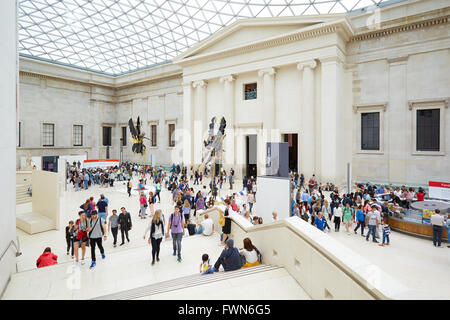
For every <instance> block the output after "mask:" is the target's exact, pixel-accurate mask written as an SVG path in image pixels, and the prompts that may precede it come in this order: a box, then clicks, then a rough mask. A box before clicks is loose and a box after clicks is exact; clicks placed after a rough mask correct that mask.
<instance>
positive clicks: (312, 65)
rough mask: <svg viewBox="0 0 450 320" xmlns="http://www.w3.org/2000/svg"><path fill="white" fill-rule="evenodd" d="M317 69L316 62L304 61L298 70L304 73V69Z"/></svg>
mask: <svg viewBox="0 0 450 320" xmlns="http://www.w3.org/2000/svg"><path fill="white" fill-rule="evenodd" d="M315 67H317V62H316V60H307V61H302V62H299V63H298V64H297V69H298V70H300V71H302V70H303V69H304V68H310V69H314V68H315Z"/></svg>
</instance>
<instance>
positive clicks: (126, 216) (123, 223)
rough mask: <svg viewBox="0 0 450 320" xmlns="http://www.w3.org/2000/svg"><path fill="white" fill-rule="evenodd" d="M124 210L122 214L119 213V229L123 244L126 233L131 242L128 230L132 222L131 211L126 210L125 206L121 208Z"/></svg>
mask: <svg viewBox="0 0 450 320" xmlns="http://www.w3.org/2000/svg"><path fill="white" fill-rule="evenodd" d="M120 210H121V211H122V213H121V214H119V221H118V222H119V230H120V233H121V234H122V243H121V244H120V245H123V244H124V243H125V235H126V237H127V241H128V242H130V239H129V238H128V231H129V230H131V227H132V224H131V215H130V213H129V212H127V211H126V210H125V208H124V207H122V208H120Z"/></svg>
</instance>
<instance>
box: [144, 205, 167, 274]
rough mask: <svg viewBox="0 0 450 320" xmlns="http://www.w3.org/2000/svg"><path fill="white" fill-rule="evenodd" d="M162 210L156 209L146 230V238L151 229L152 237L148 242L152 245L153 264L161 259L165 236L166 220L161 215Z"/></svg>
mask: <svg viewBox="0 0 450 320" xmlns="http://www.w3.org/2000/svg"><path fill="white" fill-rule="evenodd" d="M161 215H162V211H161V210H160V209H158V210H156V211H155V214H154V215H153V219H152V220H151V221H150V224H149V226H148V227H147V229H146V230H145V232H144V240H145V236H146V235H147V233H148V232H149V231H150V237H149V238H148V243H149V244H151V245H152V265H154V264H155V256H156V261H159V251H160V247H161V241H162V239H163V237H164V221H163V219H162V217H161Z"/></svg>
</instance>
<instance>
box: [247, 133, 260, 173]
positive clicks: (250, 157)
mask: <svg viewBox="0 0 450 320" xmlns="http://www.w3.org/2000/svg"><path fill="white" fill-rule="evenodd" d="M257 141H258V139H257V136H256V134H251V135H248V136H246V155H247V157H246V169H247V170H246V175H247V177H249V178H250V177H251V176H253V177H254V178H256V176H257V175H258V174H257V172H258V171H257V169H258V168H257V165H256V164H257V151H258V149H257Z"/></svg>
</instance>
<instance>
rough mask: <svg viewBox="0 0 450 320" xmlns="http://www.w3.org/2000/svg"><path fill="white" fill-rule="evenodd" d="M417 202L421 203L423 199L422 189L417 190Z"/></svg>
mask: <svg viewBox="0 0 450 320" xmlns="http://www.w3.org/2000/svg"><path fill="white" fill-rule="evenodd" d="M416 198H417V201H423V200H424V198H425V193H424V192H423V189H422V188H419V192H417V193H416Z"/></svg>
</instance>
